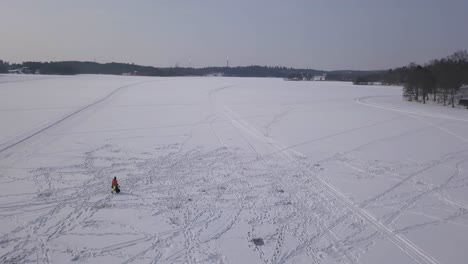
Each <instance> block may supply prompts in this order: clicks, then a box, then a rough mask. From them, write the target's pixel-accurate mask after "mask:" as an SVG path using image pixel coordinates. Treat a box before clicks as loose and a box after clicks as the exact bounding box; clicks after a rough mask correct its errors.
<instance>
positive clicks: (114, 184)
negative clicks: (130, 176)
mask: <svg viewBox="0 0 468 264" xmlns="http://www.w3.org/2000/svg"><path fill="white" fill-rule="evenodd" d="M117 185H119V184H118V183H117V179H116V178H114V179H112V187H114V186H117Z"/></svg>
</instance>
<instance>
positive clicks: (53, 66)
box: [0, 61, 376, 81]
mask: <svg viewBox="0 0 468 264" xmlns="http://www.w3.org/2000/svg"><path fill="white" fill-rule="evenodd" d="M22 67H28V69H29V71H30V72H31V73H36V72H37V73H40V74H61V75H74V74H117V75H121V74H127V73H130V74H134V75H140V76H206V75H221V76H232V77H278V78H287V77H288V76H291V75H301V76H315V75H322V74H324V73H326V74H327V80H334V81H352V80H354V79H355V78H357V77H359V76H367V75H369V74H372V73H376V72H375V71H321V70H314V69H294V68H287V67H280V66H275V67H268V66H244V67H205V68H185V67H172V68H158V67H152V66H141V65H136V64H133V63H132V64H129V63H115V62H113V63H96V62H80V61H57V62H23V63H21V64H8V63H4V62H1V63H0V73H6V72H8V70H9V69H18V68H22Z"/></svg>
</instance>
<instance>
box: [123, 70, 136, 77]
mask: <svg viewBox="0 0 468 264" xmlns="http://www.w3.org/2000/svg"><path fill="white" fill-rule="evenodd" d="M137 74H138V72H137V71H132V72H124V73H122V75H124V76H136V75H137Z"/></svg>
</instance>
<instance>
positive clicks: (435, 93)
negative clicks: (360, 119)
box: [355, 50, 468, 107]
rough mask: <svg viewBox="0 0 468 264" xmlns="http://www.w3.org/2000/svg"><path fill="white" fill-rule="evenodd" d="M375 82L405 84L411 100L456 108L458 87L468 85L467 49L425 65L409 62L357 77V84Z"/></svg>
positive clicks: (407, 96) (405, 89)
mask: <svg viewBox="0 0 468 264" xmlns="http://www.w3.org/2000/svg"><path fill="white" fill-rule="evenodd" d="M372 82H381V83H383V84H388V85H402V86H403V96H404V97H405V98H406V99H407V100H408V101H416V102H422V103H426V101H428V100H432V101H434V102H436V101H438V102H441V103H443V104H444V105H447V104H449V105H451V106H452V107H455V102H456V96H457V93H458V91H459V89H460V88H461V86H462V85H464V84H468V52H467V51H465V50H462V51H457V52H455V53H453V54H452V55H450V56H447V57H445V58H442V59H437V60H432V61H430V62H429V63H426V64H424V65H418V64H415V63H410V64H409V65H408V66H404V67H399V68H395V69H390V70H388V71H385V72H381V73H377V74H372V75H368V76H364V77H361V78H358V79H356V80H355V83H356V84H362V83H372Z"/></svg>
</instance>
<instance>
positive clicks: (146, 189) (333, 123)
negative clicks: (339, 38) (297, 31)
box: [0, 75, 468, 263]
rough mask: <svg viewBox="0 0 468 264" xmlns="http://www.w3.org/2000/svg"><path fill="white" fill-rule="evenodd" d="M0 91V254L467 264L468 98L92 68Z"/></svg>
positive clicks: (102, 259)
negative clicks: (461, 104)
mask: <svg viewBox="0 0 468 264" xmlns="http://www.w3.org/2000/svg"><path fill="white" fill-rule="evenodd" d="M0 82H1V79H0ZM0 95H1V96H0V100H1V102H2V103H1V104H0V105H1V108H0V123H1V124H2V132H1V134H0V144H3V146H11V147H9V148H7V149H5V150H3V151H2V152H0V158H1V159H0V209H1V210H0V232H1V233H0V262H5V263H18V262H19V263H22V262H28V261H30V262H39V263H65V262H71V261H78V262H83V263H115V262H123V263H341V262H342V263H463V261H464V249H465V245H466V244H467V243H468V217H467V213H468V192H467V188H468V187H467V186H468V178H467V175H466V173H464V172H465V171H467V169H468V137H467V136H466V135H468V112H462V111H459V110H453V109H448V108H447V109H445V108H444V109H443V110H440V109H439V108H437V106H425V105H418V104H407V103H406V102H403V101H402V100H401V88H398V87H379V86H353V85H351V84H349V83H338V82H284V81H282V80H280V79H256V78H245V79H244V78H139V77H119V76H92V75H87V76H74V77H67V78H61V79H47V80H28V81H24V82H8V83H7V82H5V83H0ZM439 110H440V111H439ZM28 137H29V138H28ZM25 138H27V139H26V140H24V141H21V140H23V139H25ZM19 141H21V143H19V144H15V143H16V142H19ZM114 176H116V177H117V178H118V179H119V183H120V185H121V189H122V193H120V194H119V195H112V194H111V193H110V183H111V179H112V177H114ZM434 238H437V239H434Z"/></svg>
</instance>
